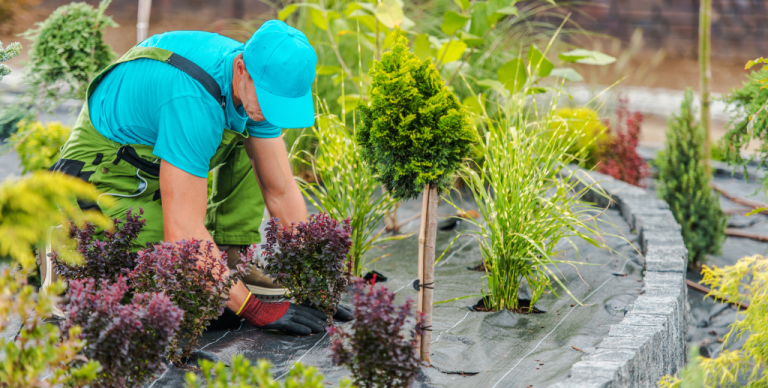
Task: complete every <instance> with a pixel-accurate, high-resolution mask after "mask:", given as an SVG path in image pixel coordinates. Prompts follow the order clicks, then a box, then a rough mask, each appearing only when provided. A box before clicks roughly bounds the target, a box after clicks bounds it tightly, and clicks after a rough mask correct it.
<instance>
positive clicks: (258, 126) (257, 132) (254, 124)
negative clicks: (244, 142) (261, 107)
mask: <svg viewBox="0 0 768 388" xmlns="http://www.w3.org/2000/svg"><path fill="white" fill-rule="evenodd" d="M245 127H246V128H247V129H248V135H249V136H253V137H258V138H262V139H272V138H275V137H278V136H280V134H281V133H282V130H281V129H280V128H278V127H276V126H274V125H272V124H270V123H269V122H267V121H253V120H251V119H248V121H247V122H246V123H245Z"/></svg>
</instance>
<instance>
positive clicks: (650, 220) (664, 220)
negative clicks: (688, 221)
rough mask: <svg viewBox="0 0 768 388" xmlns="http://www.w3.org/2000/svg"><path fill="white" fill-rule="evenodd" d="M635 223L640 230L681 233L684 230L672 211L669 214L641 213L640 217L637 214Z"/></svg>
mask: <svg viewBox="0 0 768 388" xmlns="http://www.w3.org/2000/svg"><path fill="white" fill-rule="evenodd" d="M635 224H636V225H637V230H638V231H642V230H645V231H649V232H667V231H676V232H678V233H680V231H681V230H682V228H681V227H680V224H678V223H677V221H676V220H675V217H673V215H672V213H671V212H670V213H669V214H662V215H640V217H637V216H635Z"/></svg>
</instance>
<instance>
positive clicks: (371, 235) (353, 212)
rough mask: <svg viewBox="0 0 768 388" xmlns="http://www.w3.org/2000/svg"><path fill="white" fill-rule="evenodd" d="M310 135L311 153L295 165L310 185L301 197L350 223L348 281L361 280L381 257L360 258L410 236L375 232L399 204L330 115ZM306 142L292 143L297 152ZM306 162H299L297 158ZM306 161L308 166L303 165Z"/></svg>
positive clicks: (349, 134)
mask: <svg viewBox="0 0 768 388" xmlns="http://www.w3.org/2000/svg"><path fill="white" fill-rule="evenodd" d="M312 133H313V134H314V136H315V138H316V139H317V145H316V150H315V152H314V153H309V152H307V151H303V152H301V153H300V155H295V156H294V160H298V161H300V162H302V163H307V164H308V165H309V166H310V167H311V168H310V169H309V171H311V173H312V174H313V178H314V179H313V181H314V182H307V181H305V180H300V181H299V187H300V188H301V190H302V192H303V193H304V196H305V197H306V198H307V199H308V200H309V201H310V202H311V203H312V204H313V205H314V206H315V207H317V208H319V209H321V210H322V211H324V212H326V213H328V214H329V215H330V216H331V217H332V218H334V219H337V220H343V219H349V220H350V227H351V232H350V238H351V240H352V247H351V248H350V251H349V256H350V258H351V260H352V275H353V276H357V277H361V276H363V275H362V273H363V271H364V270H365V268H366V266H367V265H369V264H371V263H373V262H375V261H377V260H378V259H380V258H382V257H384V256H379V257H377V258H373V259H371V260H368V261H364V259H363V256H364V255H365V254H366V253H367V252H368V251H369V250H371V249H372V248H374V247H375V246H376V245H378V244H381V243H383V242H385V241H392V240H399V239H402V238H405V237H408V236H409V235H401V236H391V237H382V234H383V232H384V229H381V230H379V231H376V228H378V227H379V224H380V223H381V221H382V220H383V219H384V217H385V216H386V215H387V213H388V212H389V211H391V210H392V209H394V206H395V204H396V203H397V200H395V199H394V198H392V196H391V195H390V194H389V193H387V192H386V191H385V192H382V190H381V185H380V184H379V183H377V182H376V179H375V176H374V175H373V173H372V171H371V170H370V169H369V168H367V166H366V163H365V162H364V161H363V160H362V158H361V156H360V147H359V146H358V145H357V143H356V142H355V139H354V133H353V132H352V131H351V130H350V129H349V128H348V127H346V126H345V125H344V124H343V123H342V122H341V121H339V119H338V118H337V117H336V116H334V115H331V114H327V113H326V114H323V115H320V116H319V117H318V118H317V120H315V126H313V127H312ZM305 138H306V137H303V138H299V139H297V140H296V143H294V148H292V149H296V148H297V146H299V145H300V144H299V142H301V141H302V140H303V139H305ZM302 155H303V156H304V157H303V158H301V157H299V156H302ZM305 160H308V161H305Z"/></svg>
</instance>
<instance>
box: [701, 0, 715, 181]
mask: <svg viewBox="0 0 768 388" xmlns="http://www.w3.org/2000/svg"><path fill="white" fill-rule="evenodd" d="M711 13H712V0H701V7H700V8H699V75H700V76H701V90H700V92H701V127H702V128H703V130H704V134H705V135H704V167H705V168H706V172H707V175H709V171H710V167H709V159H710V156H711V155H712V151H711V148H710V138H709V137H710V136H709V126H710V125H709V101H710V99H709V84H710V83H711V82H712V67H711V66H710V59H709V58H710V49H711V46H712V44H711V35H712V33H711V29H712V28H711V27H712V19H711Z"/></svg>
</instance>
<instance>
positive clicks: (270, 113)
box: [254, 85, 315, 128]
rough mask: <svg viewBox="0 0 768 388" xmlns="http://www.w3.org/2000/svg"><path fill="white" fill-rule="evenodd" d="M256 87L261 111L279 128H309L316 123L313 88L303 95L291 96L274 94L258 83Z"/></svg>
mask: <svg viewBox="0 0 768 388" xmlns="http://www.w3.org/2000/svg"><path fill="white" fill-rule="evenodd" d="M254 88H255V89H256V98H257V99H258V100H259V107H260V108H261V113H262V114H264V118H265V119H267V121H268V122H269V123H270V124H272V125H274V126H276V127H279V128H307V127H311V126H312V125H314V124H315V106H314V104H313V103H312V89H310V90H309V91H307V94H305V95H303V96H301V97H294V98H290V97H283V96H278V95H276V94H272V93H270V92H268V91H266V90H264V89H262V88H260V87H259V86H258V85H254Z"/></svg>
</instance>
